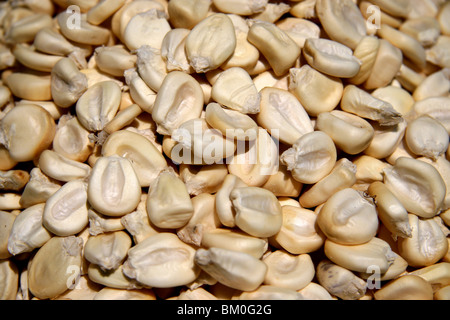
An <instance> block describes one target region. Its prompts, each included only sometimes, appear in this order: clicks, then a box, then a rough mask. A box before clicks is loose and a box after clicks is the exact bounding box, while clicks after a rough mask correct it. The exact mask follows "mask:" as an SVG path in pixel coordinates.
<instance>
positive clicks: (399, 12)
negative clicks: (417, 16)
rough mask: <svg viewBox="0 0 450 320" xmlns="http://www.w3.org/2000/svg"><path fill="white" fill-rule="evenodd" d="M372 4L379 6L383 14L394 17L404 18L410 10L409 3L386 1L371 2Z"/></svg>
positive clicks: (375, 0)
mask: <svg viewBox="0 0 450 320" xmlns="http://www.w3.org/2000/svg"><path fill="white" fill-rule="evenodd" d="M371 2H372V3H373V4H375V5H377V6H379V7H380V8H381V10H383V11H384V12H386V13H388V14H390V15H393V16H395V17H403V18H406V17H407V16H408V13H409V12H410V10H411V5H410V1H405V0H401V1H397V2H395V3H393V2H391V1H386V0H373V1H371Z"/></svg>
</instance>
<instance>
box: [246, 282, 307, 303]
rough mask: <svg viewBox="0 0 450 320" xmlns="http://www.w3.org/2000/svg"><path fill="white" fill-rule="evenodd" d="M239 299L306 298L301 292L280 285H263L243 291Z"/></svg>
mask: <svg viewBox="0 0 450 320" xmlns="http://www.w3.org/2000/svg"><path fill="white" fill-rule="evenodd" d="M237 300H304V299H303V296H302V295H301V293H299V292H297V291H295V290H292V289H287V288H283V287H279V286H272V285H262V286H260V287H259V288H258V289H256V290H253V291H243V292H242V293H241V294H240V295H239V297H237Z"/></svg>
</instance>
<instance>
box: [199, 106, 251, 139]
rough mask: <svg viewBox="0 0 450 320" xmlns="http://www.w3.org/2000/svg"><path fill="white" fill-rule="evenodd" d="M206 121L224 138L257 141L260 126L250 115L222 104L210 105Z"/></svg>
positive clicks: (206, 111)
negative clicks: (255, 133)
mask: <svg viewBox="0 0 450 320" xmlns="http://www.w3.org/2000/svg"><path fill="white" fill-rule="evenodd" d="M205 120H206V122H207V123H208V124H209V125H210V126H211V127H213V128H214V129H217V130H219V131H220V132H221V133H222V135H223V136H224V137H228V138H230V139H236V140H244V141H245V140H250V139H256V135H253V136H252V135H251V134H250V133H251V132H256V131H257V127H258V125H257V124H256V122H255V121H254V120H253V119H252V118H251V117H250V116H248V115H246V114H244V113H241V112H239V111H236V110H232V109H227V108H224V107H222V106H221V105H220V104H218V103H215V102H211V103H208V105H207V106H206V110H205Z"/></svg>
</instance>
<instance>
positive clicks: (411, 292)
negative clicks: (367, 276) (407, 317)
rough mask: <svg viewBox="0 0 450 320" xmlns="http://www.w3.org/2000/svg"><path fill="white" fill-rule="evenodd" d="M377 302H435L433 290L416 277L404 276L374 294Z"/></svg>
mask: <svg viewBox="0 0 450 320" xmlns="http://www.w3.org/2000/svg"><path fill="white" fill-rule="evenodd" d="M374 298H375V300H433V289H432V287H431V285H430V284H429V283H428V282H426V281H425V280H424V279H422V278H420V277H419V276H416V275H404V276H402V277H399V278H398V279H395V280H392V281H390V282H388V283H387V284H385V285H384V286H383V287H381V289H379V290H377V291H375V292H374Z"/></svg>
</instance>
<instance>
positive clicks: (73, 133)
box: [52, 115, 94, 162]
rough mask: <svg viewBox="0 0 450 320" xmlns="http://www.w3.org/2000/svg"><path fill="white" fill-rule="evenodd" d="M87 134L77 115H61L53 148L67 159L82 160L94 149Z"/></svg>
mask: <svg viewBox="0 0 450 320" xmlns="http://www.w3.org/2000/svg"><path fill="white" fill-rule="evenodd" d="M89 134H90V132H89V131H88V130H86V129H85V128H84V127H83V125H82V124H81V123H80V121H79V120H78V118H77V117H73V116H66V115H63V116H62V117H61V118H60V119H59V121H58V127H57V129H56V133H55V137H54V139H53V143H52V146H53V150H54V151H55V152H57V153H58V154H60V155H62V156H63V157H66V158H68V159H71V160H74V161H79V162H84V161H86V160H87V158H88V157H89V156H90V155H91V153H92V151H93V149H94V143H93V142H91V141H90V140H89Z"/></svg>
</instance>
